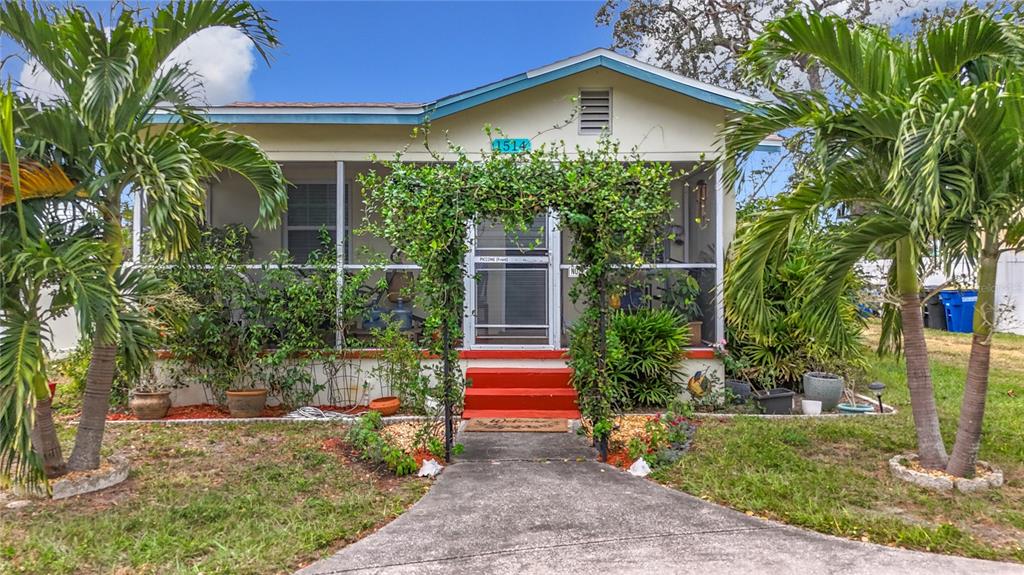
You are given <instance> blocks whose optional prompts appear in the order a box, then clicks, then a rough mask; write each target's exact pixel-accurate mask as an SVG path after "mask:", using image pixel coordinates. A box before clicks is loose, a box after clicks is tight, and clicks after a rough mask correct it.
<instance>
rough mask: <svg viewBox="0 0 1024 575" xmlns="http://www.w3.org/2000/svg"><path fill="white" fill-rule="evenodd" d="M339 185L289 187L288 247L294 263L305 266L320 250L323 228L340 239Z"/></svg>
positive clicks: (295, 185)
mask: <svg viewBox="0 0 1024 575" xmlns="http://www.w3.org/2000/svg"><path fill="white" fill-rule="evenodd" d="M337 190H338V186H337V185H336V184H293V185H292V186H291V187H289V188H288V217H287V220H286V224H285V248H287V250H288V253H290V254H291V256H292V260H293V261H294V262H295V263H306V261H307V260H308V259H309V254H311V253H312V252H313V251H314V250H316V249H318V248H319V247H320V229H321V228H325V229H327V231H329V232H330V234H331V239H336V238H337V225H336V224H337V205H338V194H337Z"/></svg>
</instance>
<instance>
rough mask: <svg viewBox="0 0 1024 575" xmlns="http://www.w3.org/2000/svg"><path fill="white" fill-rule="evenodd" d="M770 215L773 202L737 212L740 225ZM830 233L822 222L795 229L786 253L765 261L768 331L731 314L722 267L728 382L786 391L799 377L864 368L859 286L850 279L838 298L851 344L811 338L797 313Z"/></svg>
mask: <svg viewBox="0 0 1024 575" xmlns="http://www.w3.org/2000/svg"><path fill="white" fill-rule="evenodd" d="M773 210H774V204H773V203H772V200H770V199H768V200H765V199H762V200H755V201H752V202H748V203H747V204H745V205H744V206H742V207H741V209H740V210H739V212H738V214H737V217H738V218H739V219H740V221H741V224H742V223H745V222H749V221H752V220H754V219H756V218H758V217H761V216H763V215H764V214H767V213H771V212H772V211H773ZM748 227H749V226H748V225H741V226H740V227H739V230H738V231H737V240H740V239H741V238H742V236H743V234H744V233H745V231H746V230H747V229H748ZM830 233H832V229H831V227H830V224H829V223H828V222H827V221H816V220H812V221H808V222H805V225H804V226H803V227H800V228H798V229H795V230H794V231H793V236H792V238H790V240H789V242H788V244H787V246H786V249H785V250H776V252H777V253H776V252H773V253H772V255H771V257H769V258H768V260H767V262H766V270H767V273H766V274H765V284H764V294H765V298H766V299H767V300H768V302H770V306H769V307H770V309H769V310H768V312H769V313H770V315H771V317H772V318H773V321H772V322H771V324H770V325H769V327H768V329H765V330H760V331H755V330H754V329H752V327H751V325H750V323H751V322H750V321H749V318H745V317H742V316H740V315H739V314H737V313H735V312H734V311H733V307H732V305H731V296H730V295H729V294H730V293H733V292H734V291H735V290H733V289H732V288H731V287H730V283H731V274H730V272H731V266H728V265H727V267H726V271H725V283H726V300H725V301H726V314H725V315H726V319H727V320H728V322H729V325H728V330H727V338H726V342H723V343H725V344H726V346H727V349H728V354H729V356H730V359H729V363H727V368H730V369H729V371H730V372H731V373H728V376H729V377H739V378H741V379H745V380H748V381H750V382H752V383H755V384H757V385H759V386H761V387H766V388H767V387H775V386H787V387H791V388H794V389H799V386H800V385H801V381H802V378H803V374H804V373H805V372H808V371H831V372H835V373H841V374H845V375H847V376H850V375H852V374H854V373H857V372H859V371H861V370H863V369H865V368H866V360H865V356H864V346H863V345H861V344H860V338H859V334H860V333H861V331H862V330H863V325H864V324H863V320H862V319H861V318H860V317H859V315H858V314H857V309H856V303H857V297H858V293H859V290H860V288H861V285H862V281H861V279H860V278H859V277H857V276H856V275H854V274H850V275H849V276H848V277H847V278H846V280H845V285H844V286H843V289H842V291H841V292H840V294H839V301H838V302H837V304H838V305H837V307H838V309H839V310H840V313H839V314H838V316H837V317H838V320H839V324H838V328H839V329H842V330H845V331H846V332H847V333H848V334H849V336H848V337H847V338H846V339H847V341H850V342H852V343H851V344H850V345H849V346H847V347H845V348H839V349H837V348H834V347H830V346H827V345H824V344H823V343H821V340H820V339H816V338H815V337H814V329H813V326H811V325H809V321H808V316H807V314H804V313H802V312H803V311H804V309H805V308H806V306H807V305H808V302H807V301H806V298H804V297H801V294H802V292H804V291H805V290H804V289H803V288H804V286H805V284H806V282H807V281H808V279H809V278H810V274H811V272H812V271H813V270H814V262H816V261H819V260H821V259H824V258H825V257H827V256H828V255H829V253H828V250H829V249H830V247H829V245H830V244H829V242H828V241H827V238H828V236H829V234H830Z"/></svg>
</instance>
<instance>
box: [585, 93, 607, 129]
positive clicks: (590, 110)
mask: <svg viewBox="0 0 1024 575" xmlns="http://www.w3.org/2000/svg"><path fill="white" fill-rule="evenodd" d="M603 130H607V131H608V132H611V131H612V91H611V90H580V133H581V134H600V133H601V132H602V131H603Z"/></svg>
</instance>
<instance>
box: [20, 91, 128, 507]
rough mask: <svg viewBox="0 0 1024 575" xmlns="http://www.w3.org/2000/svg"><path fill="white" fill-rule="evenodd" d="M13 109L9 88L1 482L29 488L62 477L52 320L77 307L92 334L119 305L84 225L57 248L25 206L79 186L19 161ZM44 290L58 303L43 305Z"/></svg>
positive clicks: (56, 170) (52, 170) (56, 171)
mask: <svg viewBox="0 0 1024 575" xmlns="http://www.w3.org/2000/svg"><path fill="white" fill-rule="evenodd" d="M14 103H15V97H14V94H13V93H11V92H10V91H9V89H5V90H3V91H2V92H0V129H2V133H0V150H2V157H3V160H4V161H3V162H2V163H0V245H3V246H4V250H3V251H2V252H0V270H2V271H0V285H2V286H3V291H2V293H0V382H3V386H2V387H0V484H10V483H12V482H13V483H18V484H21V485H25V486H28V487H30V488H32V487H35V486H38V485H39V484H40V483H41V480H42V478H43V477H57V476H59V475H62V474H63V473H64V471H65V464H64V460H63V456H62V454H61V449H60V443H59V441H58V440H57V434H56V430H55V428H54V425H53V415H52V411H51V409H50V394H49V389H48V388H47V385H46V353H45V348H46V344H47V342H48V340H49V335H50V334H49V331H48V330H47V329H46V325H47V322H48V321H49V320H51V319H53V318H54V317H57V316H59V315H61V314H62V313H63V312H65V311H66V310H67V309H68V308H69V307H70V306H72V305H74V306H76V307H77V308H78V309H79V310H80V313H81V315H80V316H79V320H80V328H81V329H82V330H83V332H84V333H87V331H86V330H90V329H91V328H92V327H93V326H94V324H93V320H92V318H96V317H99V318H104V317H115V316H114V315H112V313H111V312H112V311H113V310H114V309H115V301H114V295H113V294H114V290H113V289H112V288H113V286H112V285H110V284H109V276H108V274H107V270H106V266H105V265H104V254H105V247H104V246H103V245H102V244H101V243H99V242H97V241H95V240H93V239H92V238H89V237H88V236H84V235H82V234H81V232H82V231H83V228H82V227H80V228H79V229H78V231H76V232H75V233H74V234H73V235H76V236H77V237H75V238H73V239H70V238H64V240H63V241H57V242H54V241H53V240H54V239H55V238H58V237H59V236H61V235H64V234H63V233H62V232H63V230H60V229H55V228H53V227H50V226H48V225H47V219H46V218H45V217H43V216H44V212H43V211H41V210H40V209H39V208H40V207H43V206H40V205H39V203H38V202H36V203H35V204H34V205H27V204H28V202H30V201H31V199H33V198H51V197H59V196H66V195H68V194H72V193H73V192H74V190H75V186H74V184H72V183H71V181H70V180H69V179H68V178H67V176H66V174H64V172H63V170H62V169H61V168H60V166H58V165H56V164H49V165H47V164H43V163H40V162H25V163H22V162H21V161H20V159H19V157H18V152H17V150H16V147H15V132H16V130H15V122H14ZM11 206H14V209H13V210H12V209H11ZM46 292H49V293H50V294H51V295H52V300H51V301H52V302H53V303H51V304H50V305H48V306H45V307H44V306H43V304H42V298H43V295H44V293H46ZM33 406H34V407H33Z"/></svg>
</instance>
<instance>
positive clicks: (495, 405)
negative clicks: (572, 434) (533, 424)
mask: <svg viewBox="0 0 1024 575" xmlns="http://www.w3.org/2000/svg"><path fill="white" fill-rule="evenodd" d="M571 375H572V370H570V369H569V368H548V369H544V368H514V367H472V368H469V369H467V370H466V379H467V380H468V382H469V387H467V388H466V407H465V410H464V411H463V414H462V416H463V417H464V418H467V419H472V418H474V417H499V418H500V417H521V418H559V419H562V418H569V419H578V418H579V417H580V414H579V410H578V409H577V408H576V391H575V390H574V389H573V388H572V387H571V386H570V385H569V378H570V376H571Z"/></svg>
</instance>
